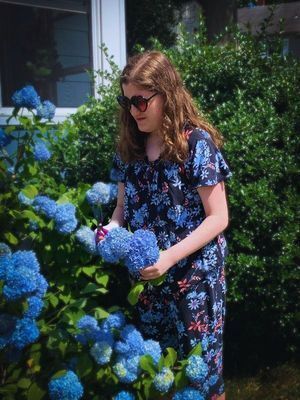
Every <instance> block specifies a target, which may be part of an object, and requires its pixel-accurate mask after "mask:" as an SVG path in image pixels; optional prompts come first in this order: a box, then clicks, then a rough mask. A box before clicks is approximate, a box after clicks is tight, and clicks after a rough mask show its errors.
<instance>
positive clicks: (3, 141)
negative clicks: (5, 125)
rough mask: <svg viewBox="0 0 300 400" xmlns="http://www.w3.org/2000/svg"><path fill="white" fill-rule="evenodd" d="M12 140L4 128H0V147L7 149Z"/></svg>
mask: <svg viewBox="0 0 300 400" xmlns="http://www.w3.org/2000/svg"><path fill="white" fill-rule="evenodd" d="M11 140H12V138H11V136H10V135H7V134H6V133H5V132H4V130H3V129H2V128H0V147H5V146H7V145H8V144H9V143H10V142H11Z"/></svg>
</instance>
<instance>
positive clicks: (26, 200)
mask: <svg viewBox="0 0 300 400" xmlns="http://www.w3.org/2000/svg"><path fill="white" fill-rule="evenodd" d="M18 200H19V202H20V203H21V204H24V205H25V206H31V205H32V203H33V199H30V198H29V197H27V196H25V194H24V193H22V192H20V193H19V194H18Z"/></svg>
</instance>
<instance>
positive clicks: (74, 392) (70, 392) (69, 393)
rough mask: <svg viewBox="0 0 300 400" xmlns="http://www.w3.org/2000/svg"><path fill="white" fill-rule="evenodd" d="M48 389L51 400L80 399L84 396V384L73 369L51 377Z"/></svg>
mask: <svg viewBox="0 0 300 400" xmlns="http://www.w3.org/2000/svg"><path fill="white" fill-rule="evenodd" d="M48 389H49V397H50V399H51V400H79V399H81V398H82V396H83V387H82V384H81V382H80V380H79V379H78V376H77V375H76V374H75V373H74V372H73V371H67V372H66V374H65V375H63V376H60V377H59V378H53V379H51V381H50V382H49V385H48Z"/></svg>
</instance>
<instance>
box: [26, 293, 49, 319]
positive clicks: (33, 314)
mask: <svg viewBox="0 0 300 400" xmlns="http://www.w3.org/2000/svg"><path fill="white" fill-rule="evenodd" d="M27 303H28V308H27V310H26V311H25V313H24V317H27V318H37V317H39V316H40V314H41V312H42V309H43V306H44V302H43V300H42V299H41V298H40V297H37V296H31V297H28V299H27Z"/></svg>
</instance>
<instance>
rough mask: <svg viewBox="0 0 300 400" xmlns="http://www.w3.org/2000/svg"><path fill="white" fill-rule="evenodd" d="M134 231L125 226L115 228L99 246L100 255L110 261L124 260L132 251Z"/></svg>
mask: <svg viewBox="0 0 300 400" xmlns="http://www.w3.org/2000/svg"><path fill="white" fill-rule="evenodd" d="M131 237H132V233H131V232H129V231H127V230H126V229H125V228H121V227H120V228H114V229H112V230H111V231H109V232H108V234H107V235H106V236H105V239H104V240H101V241H100V242H99V244H98V246H97V248H98V252H99V254H100V256H101V257H102V258H103V259H104V260H105V261H106V262H110V263H117V262H119V261H121V260H123V259H124V258H125V257H126V256H127V254H128V252H129V251H130V241H131Z"/></svg>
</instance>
